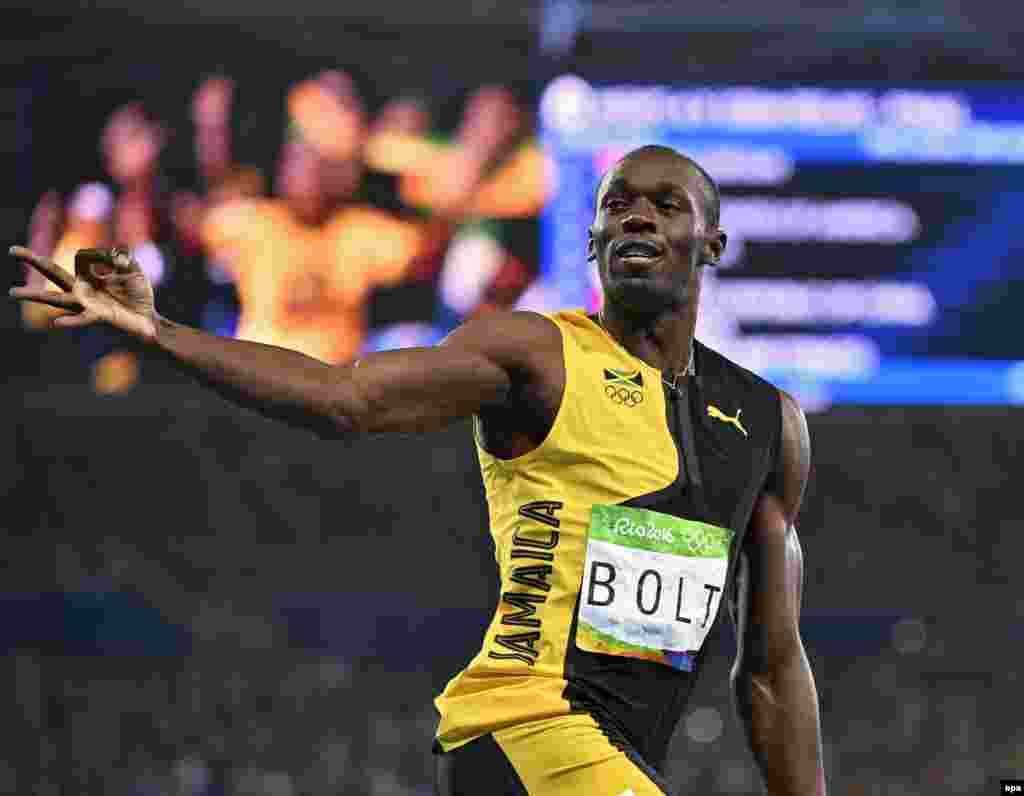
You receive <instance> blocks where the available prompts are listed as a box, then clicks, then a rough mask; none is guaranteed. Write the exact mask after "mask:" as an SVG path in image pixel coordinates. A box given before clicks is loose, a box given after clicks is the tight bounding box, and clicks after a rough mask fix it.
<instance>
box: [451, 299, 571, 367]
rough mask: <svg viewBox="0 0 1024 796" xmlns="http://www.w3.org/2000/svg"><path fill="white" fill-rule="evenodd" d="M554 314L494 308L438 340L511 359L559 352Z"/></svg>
mask: <svg viewBox="0 0 1024 796" xmlns="http://www.w3.org/2000/svg"><path fill="white" fill-rule="evenodd" d="M554 315H557V313H554V314H547V313H540V312H533V311H531V310H496V311H493V312H488V313H487V314H485V315H481V316H478V317H476V318H473V319H471V320H469V321H466V322H465V323H464V324H462V325H461V326H460V327H458V328H457V329H456V330H455V331H453V332H452V333H451V334H449V335H448V336H447V337H446V338H445V339H444V340H442V341H441V343H440V345H442V346H462V347H471V348H477V349H485V350H487V351H493V352H495V353H497V354H502V355H504V356H505V357H511V358H513V359H516V358H521V357H523V356H527V355H542V356H548V355H551V354H553V353H556V352H560V350H561V346H562V333H561V330H560V328H559V324H558V322H557V321H556V320H555V319H554V317H553V316H554Z"/></svg>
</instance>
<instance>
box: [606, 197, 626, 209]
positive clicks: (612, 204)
mask: <svg viewBox="0 0 1024 796" xmlns="http://www.w3.org/2000/svg"><path fill="white" fill-rule="evenodd" d="M604 206H605V207H607V208H608V209H609V210H621V209H622V208H624V207H625V206H626V200H625V199H609V200H608V201H607V202H605V203H604Z"/></svg>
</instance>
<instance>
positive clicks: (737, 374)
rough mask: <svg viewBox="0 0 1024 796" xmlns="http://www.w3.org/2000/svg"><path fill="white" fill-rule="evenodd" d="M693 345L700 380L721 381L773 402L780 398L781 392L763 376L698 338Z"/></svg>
mask: <svg viewBox="0 0 1024 796" xmlns="http://www.w3.org/2000/svg"><path fill="white" fill-rule="evenodd" d="M694 347H695V349H696V359H697V363H696V364H697V370H698V373H699V374H700V375H701V378H702V380H704V381H712V382H722V383H723V384H724V385H726V386H728V387H731V388H734V389H735V388H739V389H742V390H744V391H745V392H751V393H756V394H759V395H761V396H763V397H764V398H766V399H770V400H772V401H774V402H777V401H779V400H781V398H782V395H783V392H782V391H781V390H780V389H779V388H778V387H776V386H775V385H774V384H772V383H771V382H770V381H768V380H767V379H765V378H764V377H762V376H759V375H758V374H757V373H755V372H754V371H752V370H750V369H749V368H747V367H744V366H743V365H741V364H739V363H738V362H736V361H735V360H733V359H730V358H729V357H727V356H726V355H725V354H723V353H722V352H720V351H717V350H715V349H714V348H711V347H710V346H707V345H705V344H704V343H701V342H700V341H699V340H694Z"/></svg>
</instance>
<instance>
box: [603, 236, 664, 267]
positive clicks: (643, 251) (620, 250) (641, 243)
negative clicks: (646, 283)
mask: <svg viewBox="0 0 1024 796" xmlns="http://www.w3.org/2000/svg"><path fill="white" fill-rule="evenodd" d="M613 252H614V254H615V256H616V257H617V258H618V259H619V260H621V261H622V262H624V263H627V264H630V265H632V264H637V265H642V264H644V263H647V262H650V261H651V260H656V259H657V258H658V257H661V254H662V250H661V247H660V246H658V245H657V244H655V243H651V242H650V241H646V240H624V241H621V242H619V243H617V244H616V245H615V248H614V250H613Z"/></svg>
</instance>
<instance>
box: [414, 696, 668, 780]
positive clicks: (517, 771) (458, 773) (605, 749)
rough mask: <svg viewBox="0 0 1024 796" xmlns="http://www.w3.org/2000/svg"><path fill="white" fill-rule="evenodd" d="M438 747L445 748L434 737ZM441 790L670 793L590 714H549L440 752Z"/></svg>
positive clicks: (635, 754) (631, 751)
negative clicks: (610, 737) (546, 717)
mask: <svg viewBox="0 0 1024 796" xmlns="http://www.w3.org/2000/svg"><path fill="white" fill-rule="evenodd" d="M435 750H436V751H438V752H440V750H439V749H438V747H437V746H436V745H435ZM435 772H436V773H435V779H434V788H435V791H434V792H435V793H436V794H437V796H668V794H669V793H670V791H669V789H668V786H667V784H666V783H665V782H664V780H663V779H662V778H661V777H660V775H659V774H658V773H657V772H656V771H655V770H654V769H653V768H651V767H650V766H649V765H647V763H645V762H644V761H643V759H641V757H640V755H639V754H637V753H636V752H635V751H633V750H631V749H628V748H627V749H622V748H620V747H618V746H616V745H613V744H612V743H611V742H610V741H609V740H608V738H607V736H605V734H604V733H603V732H602V731H601V728H600V727H599V726H598V724H597V722H596V721H594V719H593V718H591V717H590V716H589V715H587V714H580V713H576V714H572V715H569V716H560V717H558V718H554V719H542V720H539V721H533V722H530V723H528V724H521V725H517V726H515V727H509V728H506V729H503V730H498V731H496V732H493V733H490V734H488V735H484V736H481V737H480V738H477V739H476V740H473V741H470V742H469V743H467V744H465V745H463V746H460V747H458V748H456V749H453V750H452V751H450V752H440V753H439V754H438V755H437V761H436V767H435Z"/></svg>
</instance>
